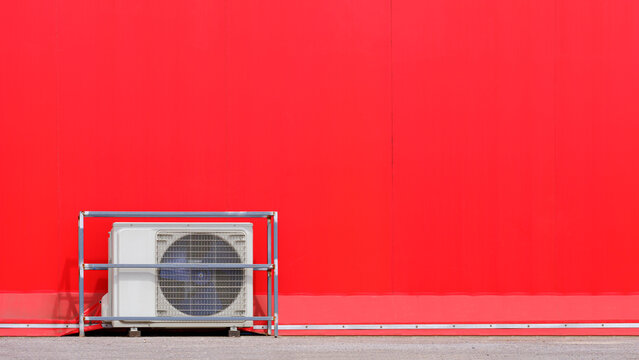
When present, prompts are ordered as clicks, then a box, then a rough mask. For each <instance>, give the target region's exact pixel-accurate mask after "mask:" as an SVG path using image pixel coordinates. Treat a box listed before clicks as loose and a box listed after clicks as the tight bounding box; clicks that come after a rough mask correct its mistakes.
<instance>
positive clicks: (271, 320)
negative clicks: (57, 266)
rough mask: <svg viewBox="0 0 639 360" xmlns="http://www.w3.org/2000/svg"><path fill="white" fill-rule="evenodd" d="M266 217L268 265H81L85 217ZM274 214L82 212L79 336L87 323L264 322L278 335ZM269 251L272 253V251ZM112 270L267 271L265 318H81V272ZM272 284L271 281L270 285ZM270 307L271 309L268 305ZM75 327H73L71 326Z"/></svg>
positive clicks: (80, 261)
mask: <svg viewBox="0 0 639 360" xmlns="http://www.w3.org/2000/svg"><path fill="white" fill-rule="evenodd" d="M85 217H103V218H104V217H107V218H147V217H148V218H248V219H256V218H266V223H267V241H268V245H267V252H268V254H267V256H268V264H177V263H170V264H85V263H84V218H85ZM271 221H273V225H272V226H273V243H271ZM277 240H278V239H277V211H178V212H175V211H81V212H80V215H79V216H78V273H79V281H78V290H79V298H80V299H79V313H80V316H79V320H78V325H77V327H78V329H79V333H80V336H84V335H85V334H84V327H85V322H89V321H117V320H121V321H266V322H267V333H268V334H269V335H271V329H273V335H275V337H277V336H278V332H279V319H278V305H279V302H278V271H277ZM271 249H272V250H271ZM112 268H152V269H153V268H198V269H200V268H213V269H253V270H264V271H267V279H268V296H267V308H268V310H267V312H268V316H236V317H210V316H207V317H203V316H189V317H173V316H172V317H166V316H154V317H135V316H134V317H132V316H84V271H85V270H107V269H112ZM271 281H272V282H273V283H272V285H271ZM271 304H272V306H271ZM73 327H75V326H73Z"/></svg>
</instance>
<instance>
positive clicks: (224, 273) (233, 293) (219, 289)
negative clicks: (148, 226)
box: [156, 230, 247, 320]
mask: <svg viewBox="0 0 639 360" xmlns="http://www.w3.org/2000/svg"><path fill="white" fill-rule="evenodd" d="M156 250H157V252H156V254H157V255H156V256H157V259H156V261H157V262H158V263H160V264H162V263H180V264H182V263H187V264H201V263H204V264H207V263H208V264H214V263H218V264H233V263H238V264H239V263H242V264H246V263H247V262H246V258H245V257H246V234H245V233H244V232H242V231H212V232H208V231H207V232H202V231H197V232H185V231H168V230H167V231H160V232H158V233H157V235H156ZM246 272H247V270H245V269H194V268H165V269H158V270H157V273H156V276H157V282H156V283H157V285H156V286H157V289H156V293H157V299H156V305H157V307H156V308H157V315H158V316H211V317H212V320H214V317H215V316H225V317H226V316H245V315H246V314H245V309H246V294H245V291H246V290H245V278H246Z"/></svg>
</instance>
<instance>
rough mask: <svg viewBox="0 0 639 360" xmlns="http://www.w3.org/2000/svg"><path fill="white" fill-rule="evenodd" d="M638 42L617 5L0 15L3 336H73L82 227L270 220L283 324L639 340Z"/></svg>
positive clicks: (180, 8)
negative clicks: (562, 326)
mask: <svg viewBox="0 0 639 360" xmlns="http://www.w3.org/2000/svg"><path fill="white" fill-rule="evenodd" d="M638 24H639V3H638V2H636V1H633V0H616V1H604V0H601V1H596V0H574V1H568V0H536V1H512V0H490V1H479V2H478V1H470V0H454V1H451V0H427V1H410V0H393V1H392V3H391V2H390V1H389V0H383V1H382V0H361V1H342V0H335V1H326V0H322V1H289V0H282V1H272V2H264V1H187V2H181V1H169V2H157V1H138V0H135V1H90V2H86V1H77V0H58V1H41V0H27V1H18V2H2V3H1V4H0V34H1V35H0V51H1V54H0V168H1V169H2V176H1V177H0V228H1V229H2V233H1V235H0V236H1V237H2V239H0V322H27V321H36V322H44V321H51V320H59V321H62V320H71V319H73V318H74V317H76V316H77V309H75V307H74V306H77V263H76V261H77V260H76V256H77V255H76V252H77V221H76V219H77V214H78V211H80V210H278V211H279V212H280V222H281V224H280V236H281V245H280V256H281V262H280V265H281V270H280V275H281V281H280V285H281V287H280V289H281V295H282V296H281V298H282V304H281V323H283V324H338V323H429V322H448V323H450V322H498V321H500V322H545V321H639V307H637V306H636V304H637V301H639V267H638V266H637V265H636V264H637V261H636V259H637V255H639V242H638V241H637V239H638V238H639V221H638V220H639V187H638V186H637V183H639V166H638V165H637V161H636V159H637V157H638V155H639V141H637V140H638V135H639V121H638V119H639V98H638V97H639V26H637V25H638ZM87 226H88V228H87V232H88V234H87V235H88V239H87V240H88V241H89V244H88V249H87V260H89V261H104V260H105V259H106V236H105V234H106V231H108V229H109V226H110V225H109V223H108V222H104V221H102V222H101V221H100V220H89V222H88V224H87ZM256 226H258V227H261V228H264V224H263V223H260V222H258V223H256ZM258 250H259V249H258ZM87 281H88V284H87V290H88V291H89V292H91V293H93V294H90V299H91V301H93V302H95V299H97V297H98V296H99V295H100V294H102V293H104V292H105V291H106V274H105V273H94V274H91V275H90V277H89V278H88V279H87ZM258 292H260V293H263V287H262V288H260V289H258ZM89 305H92V304H91V303H90V304H89ZM30 331H32V332H33V330H30ZM563 331H564V332H566V331H567V330H563ZM607 331H608V333H612V332H615V331H617V333H618V332H619V330H607ZM624 331H625V330H624ZM546 332H548V331H546ZM583 332H587V331H586V330H573V331H572V332H571V333H583ZM12 333H16V332H12ZM445 333H451V332H445ZM491 333H496V332H491ZM510 333H513V332H512V331H511V332H510ZM554 333H559V332H558V331H555V332H554ZM597 333H606V331H604V330H598V332H597ZM625 333H630V332H629V331H625Z"/></svg>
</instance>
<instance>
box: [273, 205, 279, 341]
mask: <svg viewBox="0 0 639 360" xmlns="http://www.w3.org/2000/svg"><path fill="white" fill-rule="evenodd" d="M273 256H274V259H273V270H274V272H275V275H274V279H273V287H274V292H275V299H274V301H273V302H274V309H273V311H274V312H275V314H274V316H275V333H274V335H275V337H277V335H278V332H279V331H278V330H279V321H280V319H279V313H278V284H277V273H278V272H279V264H278V263H277V211H276V212H275V214H274V215H273Z"/></svg>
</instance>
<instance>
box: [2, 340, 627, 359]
mask: <svg viewBox="0 0 639 360" xmlns="http://www.w3.org/2000/svg"><path fill="white" fill-rule="evenodd" d="M0 358H1V359H36V358H37V359H92V358H109V359H136V360H137V359H332V360H335V359H340V358H349V359H365V360H373V359H392V360H399V359H639V337H601V336H599V337H557V336H547V337H499V336H496V337H457V336H450V337H449V336H438V337H400V336H393V337H382V336H379V337H378V336H375V337H367V336H361V337H346V336H345V337H298V336H295V337H280V338H278V339H273V338H268V337H263V336H243V337H241V338H226V337H200V336H189V337H141V338H129V337H86V338H78V337H61V338H0Z"/></svg>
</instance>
